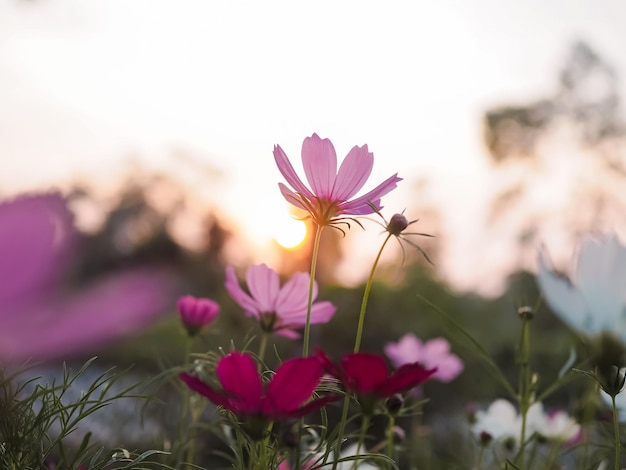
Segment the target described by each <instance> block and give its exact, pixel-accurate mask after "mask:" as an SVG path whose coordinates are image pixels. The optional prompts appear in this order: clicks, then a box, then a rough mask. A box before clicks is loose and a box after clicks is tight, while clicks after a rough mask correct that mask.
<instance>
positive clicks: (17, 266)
mask: <svg viewBox="0 0 626 470" xmlns="http://www.w3.org/2000/svg"><path fill="white" fill-rule="evenodd" d="M77 238H78V233H77V231H76V229H75V227H74V225H73V216H72V213H71V212H70V211H69V210H68V208H67V205H66V201H65V199H64V198H63V196H62V195H61V194H59V193H56V192H52V193H47V194H32V195H21V196H18V197H16V198H14V199H10V200H6V201H3V202H0V324H1V325H2V327H1V328H0V361H2V362H22V361H24V360H27V359H34V360H48V361H49V360H53V359H57V358H60V357H64V356H65V357H67V356H68V355H71V354H76V353H79V352H86V351H93V350H94V347H98V346H101V345H102V344H104V343H106V342H107V341H110V340H113V339H115V338H117V337H119V336H122V335H125V334H128V333H131V332H133V331H135V330H136V329H138V328H140V327H142V326H144V325H146V324H147V323H148V322H149V321H150V320H153V319H154V318H155V317H156V316H157V315H159V314H160V313H162V312H164V311H165V308H166V305H167V304H169V303H170V302H171V297H172V291H171V290H170V289H169V287H168V282H169V280H168V278H167V277H166V276H165V275H163V273H159V272H155V270H153V269H152V270H150V271H148V270H144V269H133V270H125V271H119V272H117V273H114V274H112V275H109V276H106V277H104V278H102V279H100V280H98V281H95V282H91V283H89V284H86V285H83V286H81V287H80V288H77V287H76V286H72V285H69V286H68V285H66V284H65V283H63V280H64V279H65V277H66V273H67V272H68V269H69V264H70V261H71V260H72V259H73V258H74V257H75V256H80V255H81V253H80V251H79V247H78V246H77V243H76V241H77Z"/></svg>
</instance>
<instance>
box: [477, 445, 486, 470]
mask: <svg viewBox="0 0 626 470" xmlns="http://www.w3.org/2000/svg"><path fill="white" fill-rule="evenodd" d="M486 448H487V446H486V445H481V446H480V451H478V459H476V468H475V470H481V469H482V468H483V460H484V458H485V449H486Z"/></svg>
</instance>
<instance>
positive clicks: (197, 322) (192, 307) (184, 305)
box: [176, 295, 220, 336]
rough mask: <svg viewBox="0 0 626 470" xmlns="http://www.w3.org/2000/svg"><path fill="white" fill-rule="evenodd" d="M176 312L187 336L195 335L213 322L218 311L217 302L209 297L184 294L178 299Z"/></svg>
mask: <svg viewBox="0 0 626 470" xmlns="http://www.w3.org/2000/svg"><path fill="white" fill-rule="evenodd" d="M176 305H177V307H178V313H179V314H180V319H181V321H182V322H183V326H184V327H185V329H186V330H187V334H189V336H195V335H197V334H198V333H199V332H200V330H201V329H202V328H203V327H205V326H207V325H209V324H211V323H213V321H214V320H215V318H216V317H217V314H218V313H219V311H220V306H219V304H217V302H214V301H212V300H209V299H199V298H196V297H193V296H191V295H186V296H184V297H181V298H179V299H178V302H177V304H176Z"/></svg>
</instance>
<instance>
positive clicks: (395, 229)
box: [387, 214, 409, 236]
mask: <svg viewBox="0 0 626 470" xmlns="http://www.w3.org/2000/svg"><path fill="white" fill-rule="evenodd" d="M408 226H409V221H408V220H407V219H406V217H405V216H404V215H402V214H394V215H393V216H391V220H390V221H389V224H388V225H387V231H388V232H389V233H391V234H392V235H396V236H398V235H400V234H401V233H402V231H403V230H404V229H405V228H407V227H408Z"/></svg>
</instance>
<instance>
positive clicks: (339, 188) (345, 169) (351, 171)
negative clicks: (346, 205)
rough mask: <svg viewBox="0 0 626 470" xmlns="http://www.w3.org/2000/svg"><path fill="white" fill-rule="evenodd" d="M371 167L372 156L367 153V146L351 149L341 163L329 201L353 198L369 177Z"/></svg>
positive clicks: (372, 163)
mask: <svg viewBox="0 0 626 470" xmlns="http://www.w3.org/2000/svg"><path fill="white" fill-rule="evenodd" d="M373 167H374V154H373V153H371V152H369V151H368V149H367V145H364V146H363V147H359V146H356V145H355V146H354V147H352V150H350V152H349V153H348V155H347V156H346V158H344V160H343V162H341V166H340V167H339V172H338V173H337V177H336V178H335V186H334V188H333V192H332V196H331V199H333V200H347V199H350V198H351V197H352V196H354V195H355V194H356V193H357V192H358V191H359V189H361V188H362V187H363V185H364V184H365V182H366V181H367V179H368V178H369V177H370V174H371V173H372V168H373Z"/></svg>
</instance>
